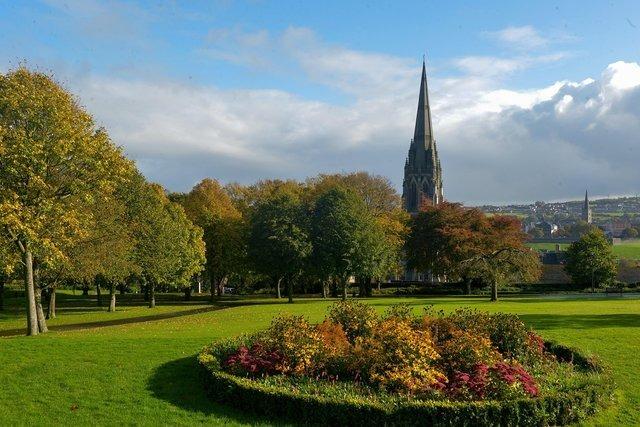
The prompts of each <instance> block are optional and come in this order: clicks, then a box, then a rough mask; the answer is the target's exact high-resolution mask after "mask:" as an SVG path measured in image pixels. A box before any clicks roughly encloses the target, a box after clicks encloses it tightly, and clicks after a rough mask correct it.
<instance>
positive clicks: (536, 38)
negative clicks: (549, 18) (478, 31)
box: [485, 25, 549, 50]
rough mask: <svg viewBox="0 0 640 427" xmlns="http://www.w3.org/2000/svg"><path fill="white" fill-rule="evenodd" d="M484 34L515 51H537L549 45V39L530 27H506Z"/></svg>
mask: <svg viewBox="0 0 640 427" xmlns="http://www.w3.org/2000/svg"><path fill="white" fill-rule="evenodd" d="M485 34H486V35H488V36H489V37H491V38H494V39H496V40H498V41H500V42H502V43H504V44H505V45H507V46H508V47H512V48H516V49H523V50H531V49H538V48H541V47H545V46H546V45H548V44H549V39H547V38H546V37H543V36H542V35H541V34H540V33H539V32H538V30H536V29H535V28H534V27H533V26H531V25H525V26H522V27H507V28H504V29H502V30H499V31H487V32H486V33H485Z"/></svg>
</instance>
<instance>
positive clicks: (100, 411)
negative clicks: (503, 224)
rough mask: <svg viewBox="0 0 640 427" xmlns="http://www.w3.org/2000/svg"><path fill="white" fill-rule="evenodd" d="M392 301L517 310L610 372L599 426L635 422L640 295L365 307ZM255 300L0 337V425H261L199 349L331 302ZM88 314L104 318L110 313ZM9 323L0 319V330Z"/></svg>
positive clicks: (312, 314) (638, 419)
mask: <svg viewBox="0 0 640 427" xmlns="http://www.w3.org/2000/svg"><path fill="white" fill-rule="evenodd" d="M398 301H403V302H407V303H410V304H412V305H413V306H414V307H415V309H416V310H417V311H418V310H421V309H422V307H424V306H425V305H426V304H430V303H433V304H435V307H436V308H437V309H445V310H451V309H454V308H455V307H459V306H465V305H466V306H472V307H476V308H479V309H483V310H490V311H511V312H516V313H519V314H521V315H522V317H523V319H524V320H525V321H526V322H527V323H528V324H530V325H532V326H533V327H534V328H536V329H537V330H538V331H540V332H541V333H542V334H543V335H544V336H545V337H547V338H552V339H557V340H560V341H562V342H564V343H567V344H571V345H576V346H579V347H581V348H583V349H585V350H587V351H591V352H595V353H597V354H599V355H600V356H602V358H603V359H605V360H606V361H607V362H608V363H609V364H611V365H612V366H614V369H615V377H616V381H617V382H618V384H619V388H620V390H621V393H620V397H619V399H620V401H619V404H618V406H617V407H616V408H614V409H611V410H609V411H607V413H605V414H602V415H601V416H600V417H599V418H597V419H596V424H600V425H611V424H618V425H620V424H626V425H631V424H639V423H640V410H638V409H637V408H638V407H639V406H640V382H638V381H637V380H636V378H637V376H638V375H640V365H639V364H638V363H637V351H638V349H639V348H640V300H639V299H616V298H612V299H585V300H574V299H541V298H512V299H508V300H504V301H501V302H499V303H497V304H490V303H488V302H486V301H485V300H484V299H475V298H425V299H423V298H406V299H372V300H370V301H369V303H371V304H373V305H374V306H375V307H376V308H377V309H379V310H383V309H384V308H385V307H386V306H388V305H389V304H392V303H394V302H398ZM252 302H254V303H259V301H252ZM262 302H263V303H262V304H255V305H249V306H240V307H234V308H229V309H226V310H221V311H213V312H208V313H203V314H197V315H190V316H184V317H177V318H173V319H168V320H160V321H155V322H147V323H139V324H128V325H121V326H113V327H107V328H100V329H93V330H83V331H70V332H59V333H56V332H54V333H51V334H49V335H46V336H40V337H37V338H27V337H16V338H4V339H0V349H1V351H0V384H1V385H2V386H0V425H22V424H62V423H64V424H72V423H73V424H94V423H97V424H132V423H135V424H173V425H175V424H183V425H186V424H196V423H203V422H207V423H214V424H223V423H228V424H234V425H236V424H255V423H267V421H266V420H262V419H256V418H253V417H251V416H250V415H248V414H246V413H244V412H238V411H234V410H230V409H227V408H225V407H222V406H219V405H216V404H213V403H210V402H209V401H207V400H206V398H205V397H204V396H203V393H202V391H201V387H200V383H199V380H198V377H197V373H196V370H195V365H194V357H193V356H194V354H195V353H196V352H197V351H198V350H199V349H200V348H201V347H202V346H203V345H205V344H206V343H208V342H210V341H212V340H215V339H218V338H221V337H227V336H231V335H235V334H239V333H242V332H250V331H253V330H256V329H259V328H263V327H265V326H267V325H268V323H269V320H270V319H271V318H272V317H273V316H274V315H276V314H278V313H280V312H293V313H299V314H305V315H307V316H308V317H309V318H310V319H312V320H320V319H321V318H322V317H323V315H324V313H325V310H326V307H327V305H328V303H327V302H325V301H317V300H316V301H313V300H301V301H298V302H297V303H296V304H293V305H287V304H280V303H274V302H272V301H262ZM136 310H139V311H140V312H144V314H147V312H148V311H147V310H144V309H142V308H139V309H136ZM116 314H117V313H116ZM89 316H92V318H93V317H95V316H101V317H103V318H104V319H107V318H108V317H109V316H110V314H108V313H91V314H89ZM11 322H13V321H12V320H9V319H4V320H0V329H3V328H5V326H6V325H7V324H8V323H11Z"/></svg>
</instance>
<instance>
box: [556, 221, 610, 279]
mask: <svg viewBox="0 0 640 427" xmlns="http://www.w3.org/2000/svg"><path fill="white" fill-rule="evenodd" d="M564 269H565V271H566V272H567V274H569V276H570V277H571V280H572V281H573V283H575V284H578V285H586V284H589V285H590V286H591V291H592V292H595V288H596V287H599V286H603V285H607V284H609V283H611V282H613V280H615V278H616V274H617V262H616V259H615V257H614V255H613V250H612V248H611V244H610V243H609V241H608V240H607V238H606V237H605V235H604V233H603V232H602V231H600V230H592V231H590V232H588V233H586V234H584V235H583V236H582V237H581V238H580V239H579V240H577V241H575V242H573V243H572V244H571V245H570V246H569V248H568V249H567V263H566V265H565V267H564Z"/></svg>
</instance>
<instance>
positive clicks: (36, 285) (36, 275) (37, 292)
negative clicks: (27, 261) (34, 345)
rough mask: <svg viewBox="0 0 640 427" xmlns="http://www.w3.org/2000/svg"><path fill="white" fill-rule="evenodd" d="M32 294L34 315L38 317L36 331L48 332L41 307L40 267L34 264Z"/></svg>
mask: <svg viewBox="0 0 640 427" xmlns="http://www.w3.org/2000/svg"><path fill="white" fill-rule="evenodd" d="M33 279H34V280H33V295H34V298H35V303H36V317H37V319H38V331H39V332H41V333H45V332H49V328H47V320H46V319H45V317H44V310H43V309H42V287H41V286H40V267H38V265H37V264H36V265H35V266H34V269H33Z"/></svg>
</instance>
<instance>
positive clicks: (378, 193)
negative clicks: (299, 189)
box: [306, 171, 401, 214]
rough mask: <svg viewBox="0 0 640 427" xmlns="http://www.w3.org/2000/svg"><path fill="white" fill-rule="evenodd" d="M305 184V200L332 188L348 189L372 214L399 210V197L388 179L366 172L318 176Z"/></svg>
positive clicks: (314, 197) (315, 197) (316, 196)
mask: <svg viewBox="0 0 640 427" xmlns="http://www.w3.org/2000/svg"><path fill="white" fill-rule="evenodd" d="M306 184H307V192H306V194H307V196H306V197H307V199H311V200H314V199H317V198H318V197H319V195H321V194H323V193H324V192H326V191H328V190H330V189H331V188H333V187H336V186H340V187H343V188H348V189H350V190H351V191H353V192H354V193H355V194H356V195H357V196H359V197H360V199H362V202H363V203H364V206H365V208H366V209H367V210H368V211H369V212H370V213H372V214H379V213H383V212H394V211H396V210H398V209H400V208H401V206H400V201H401V200H400V195H399V194H398V192H397V191H396V189H395V188H394V187H393V185H392V184H391V181H389V179H388V178H386V177H384V176H381V175H371V174H369V173H368V172H363V171H360V172H352V173H343V174H320V175H318V176H317V177H314V178H310V179H308V180H307V182H306Z"/></svg>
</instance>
